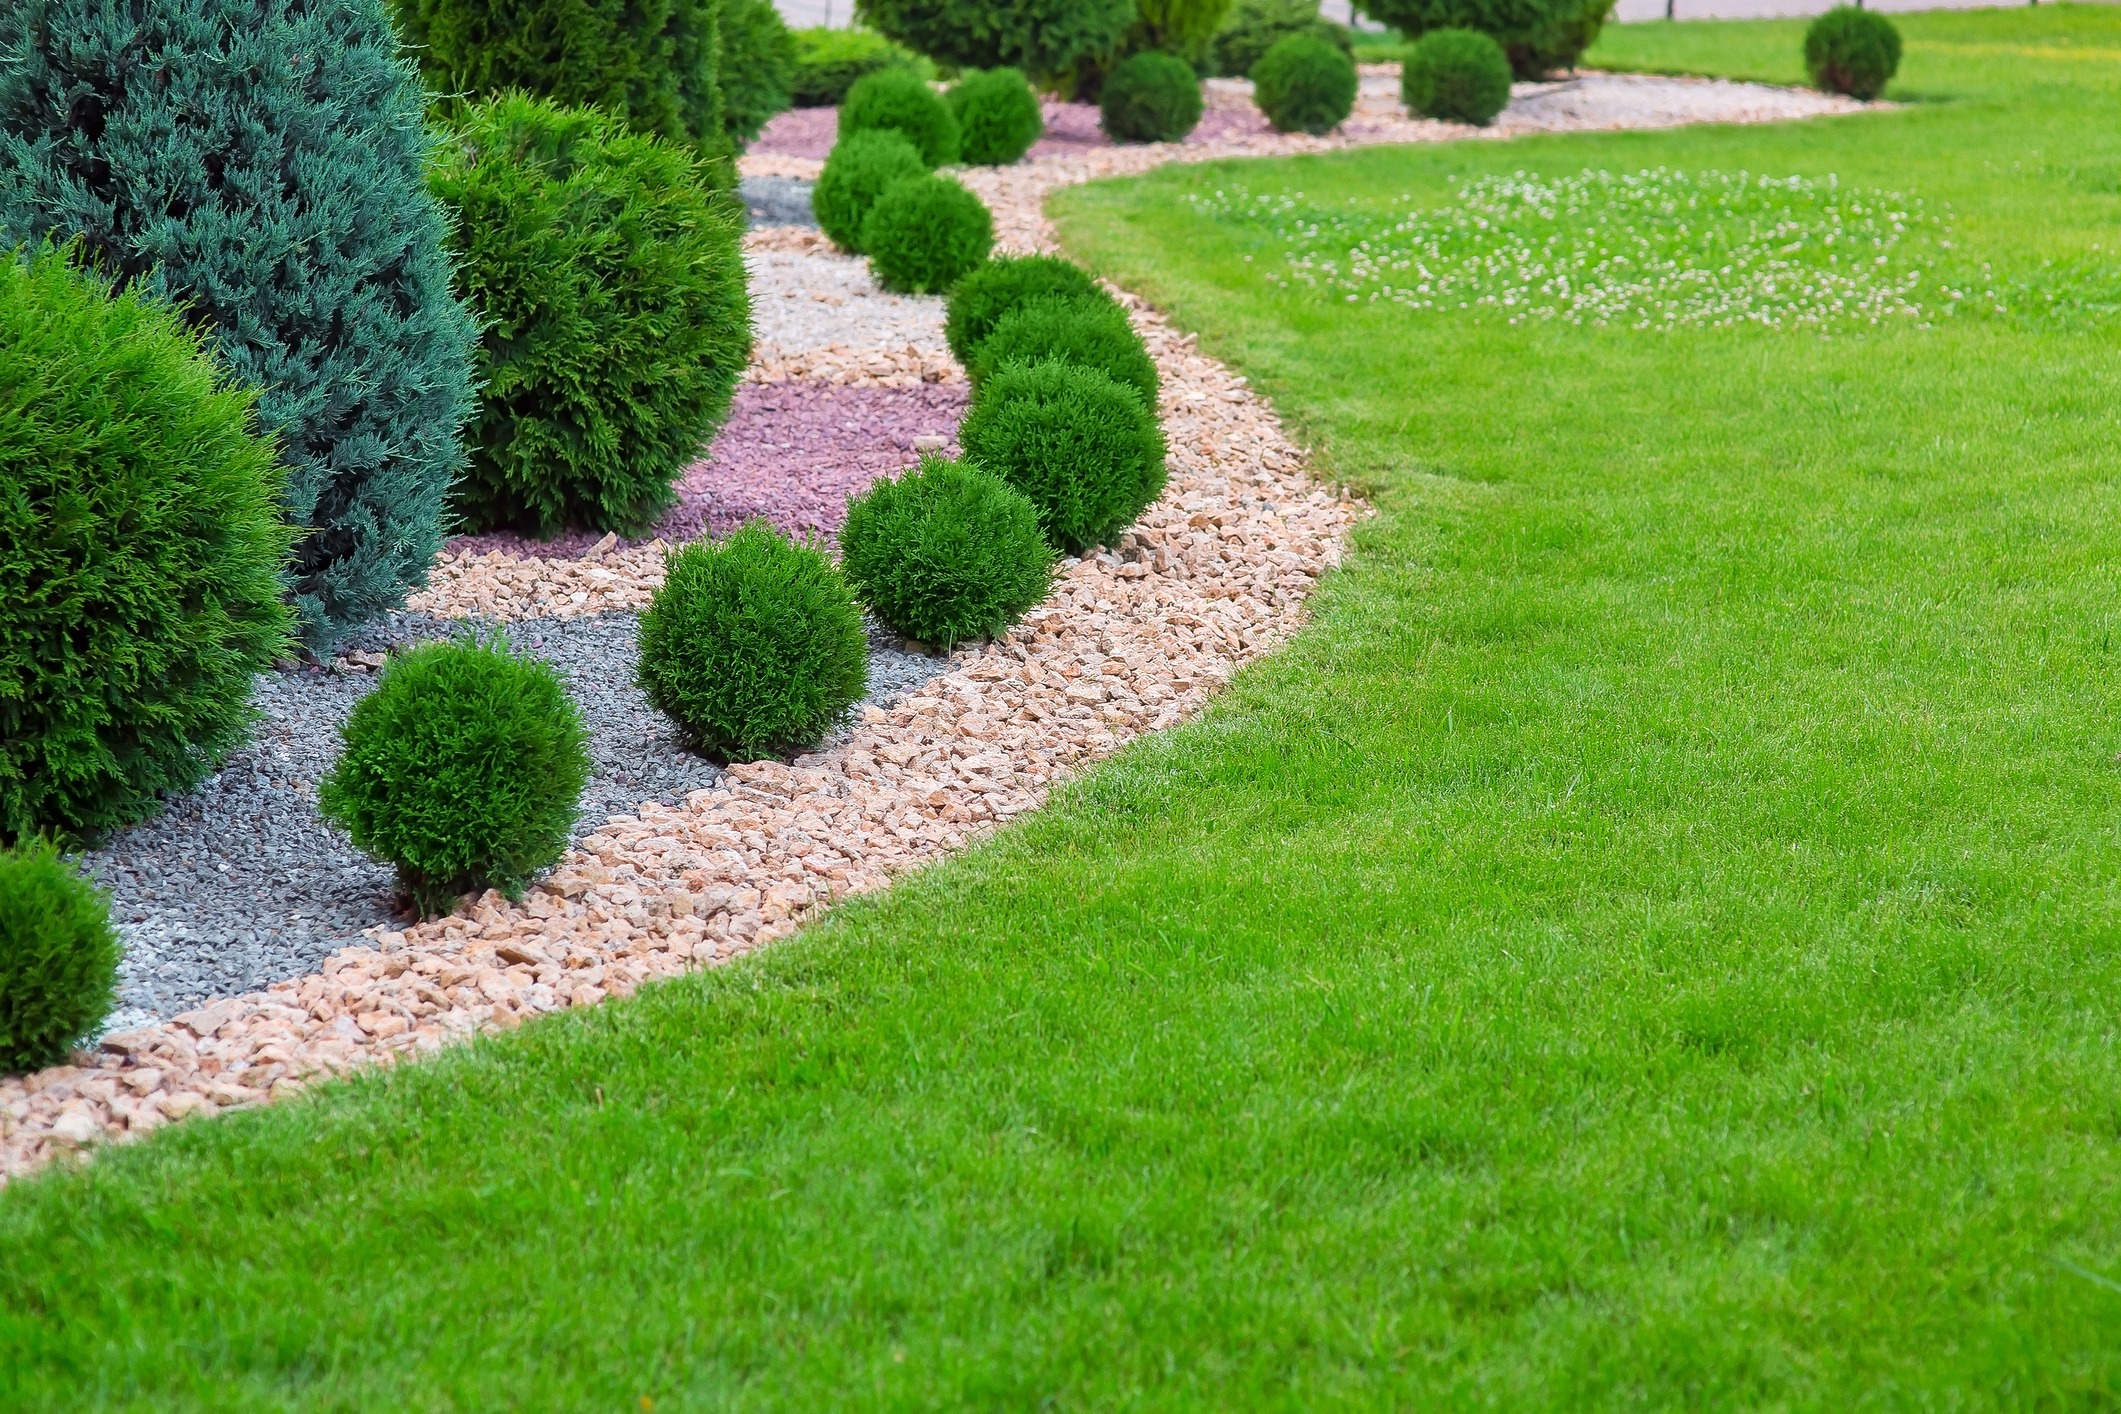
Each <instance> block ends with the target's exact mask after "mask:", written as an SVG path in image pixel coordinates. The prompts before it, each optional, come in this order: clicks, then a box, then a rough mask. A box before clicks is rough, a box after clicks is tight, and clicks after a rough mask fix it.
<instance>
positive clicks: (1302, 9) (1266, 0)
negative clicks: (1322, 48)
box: [1208, 0, 1355, 79]
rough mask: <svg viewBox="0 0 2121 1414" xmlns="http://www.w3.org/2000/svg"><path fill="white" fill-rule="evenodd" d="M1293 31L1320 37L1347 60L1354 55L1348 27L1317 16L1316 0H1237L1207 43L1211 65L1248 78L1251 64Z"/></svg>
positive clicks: (1226, 73) (1224, 73)
mask: <svg viewBox="0 0 2121 1414" xmlns="http://www.w3.org/2000/svg"><path fill="white" fill-rule="evenodd" d="M1292 34H1308V35H1310V36H1311V37H1312V38H1313V39H1322V40H1324V41H1325V42H1326V43H1328V44H1330V45H1332V46H1333V47H1334V48H1336V49H1338V50H1339V51H1340V52H1341V53H1343V54H1345V55H1347V56H1348V57H1349V59H1350V60H1353V59H1354V57H1355V41H1354V37H1353V36H1352V35H1350V34H1349V33H1348V27H1347V26H1346V25H1340V24H1335V23H1333V21H1331V20H1328V19H1322V18H1320V16H1319V13H1318V0H1237V3H1236V4H1234V5H1232V6H1231V7H1230V13H1229V15H1228V16H1227V17H1226V18H1225V19H1224V20H1223V24H1222V28H1221V29H1218V30H1217V31H1216V32H1215V38H1214V39H1213V40H1212V41H1211V42H1210V43H1209V46H1208V57H1209V66H1210V69H1211V71H1212V72H1214V73H1216V74H1220V75H1221V76H1222V77H1224V78H1229V79H1242V78H1249V77H1251V75H1252V66H1253V65H1254V64H1257V63H1258V62H1259V61H1260V60H1261V59H1262V58H1264V57H1265V56H1266V53H1267V51H1268V50H1269V49H1272V48H1273V47H1274V46H1275V45H1276V44H1278V43H1279V42H1280V41H1282V40H1283V39H1286V38H1288V37H1289V36H1290V35H1292Z"/></svg>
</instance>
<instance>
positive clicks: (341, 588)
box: [0, 0, 478, 655]
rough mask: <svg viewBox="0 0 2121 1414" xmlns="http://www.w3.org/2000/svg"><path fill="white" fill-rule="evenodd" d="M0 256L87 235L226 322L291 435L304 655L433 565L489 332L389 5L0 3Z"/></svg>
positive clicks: (161, 288) (116, 266)
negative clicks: (458, 247)
mask: <svg viewBox="0 0 2121 1414" xmlns="http://www.w3.org/2000/svg"><path fill="white" fill-rule="evenodd" d="M0 55H4V56H6V57H5V58H0V252H5V251H7V250H9V249H11V248H13V247H14V246H16V245H18V244H22V243H26V242H33V241H36V240H39V239H41V238H43V237H45V236H47V235H49V236H51V237H53V238H54V239H56V240H60V241H65V240H67V239H70V238H72V237H75V236H79V237H81V238H82V239H83V240H84V241H86V242H87V245H88V249H89V250H90V251H91V252H92V254H93V257H94V261H95V265H96V268H97V270H98V272H99V273H100V274H102V275H103V277H104V278H106V279H108V280H111V281H113V282H115V283H120V284H122V283H124V282H126V281H129V280H139V281H142V282H143V283H144V284H145V285H146V287H147V289H148V291H149V292H150V293H151V294H152V295H154V296H155V297H157V298H167V299H168V300H169V301H170V302H171V303H173V304H175V305H177V306H178V307H179V308H180V309H182V310H183V311H184V314H185V318H186V319H187V320H189V321H190V322H192V323H193V324H195V325H198V326H199V327H201V328H210V329H211V330H212V345H213V351H214V356H215V358H216V359H217V360H219V362H220V364H221V366H222V367H224V368H226V369H227V370H228V372H229V374H230V375H231V376H232V377H234V378H235V379H236V380H237V381H238V382H240V383H242V384H244V385H246V386H248V387H252V388H256V389H258V390H259V391H258V423H259V425H260V427H262V428H263V429H264V430H265V431H267V432H270V433H273V434H275V435H276V436H277V438H278V449H279V455H280V458H281V461H282V463H283V464H284V465H285V467H286V468H287V474H286V476H285V477H284V478H283V480H282V482H281V490H280V501H281V505H282V507H283V508H284V509H285V512H286V515H287V518H288V519H289V520H290V521H292V522H293V523H294V524H295V526H296V528H297V529H298V530H299V531H301V532H303V533H301V534H299V535H298V536H297V537H296V539H295V544H294V554H293V556H292V561H291V563H290V564H289V566H288V586H287V588H288V590H289V592H290V593H291V594H292V595H293V597H294V604H295V612H296V615H297V616H298V618H299V619H300V620H301V631H302V634H303V636H304V637H305V638H306V639H307V640H308V643H309V646H310V648H311V649H312V650H313V651H315V652H317V653H318V654H321V655H328V654H329V653H330V651H331V649H332V646H333V645H334V644H336V643H337V642H338V640H339V639H340V638H341V637H342V636H343V635H344V634H345V633H346V631H347V630H348V629H349V628H351V627H352V626H353V625H355V624H358V623H361V622H363V621H364V620H367V619H370V618H373V617H374V616H375V615H377V614H380V613H383V612H385V611H387V610H390V609H394V608H396V607H398V606H399V605H400V604H403V603H404V602H405V595H406V592H407V591H408V590H410V589H413V588H415V587H417V586H419V585H421V584H423V583H425V582H426V578H427V569H428V566H429V565H430V564H431V563H432V562H433V560H434V556H435V552H436V551H437V550H438V549H440V548H441V543H442V519H443V514H444V510H445V508H446V506H447V503H448V499H449V490H450V486H451V484H452V483H453V482H454V481H455V480H456V477H457V473H458V470H459V469H460V468H461V467H462V466H463V462H464V443H463V429H464V424H465V421H466V419H467V418H468V417H470V415H471V411H472V406H473V401H472V395H473V390H472V350H473V347H474V346H475V345H476V343H477V342H478V328H477V325H476V324H475V323H474V321H473V320H472V318H471V317H470V315H469V314H468V313H467V312H466V311H465V309H464V307H463V305H462V304H460V303H459V302H458V300H457V299H456V297H455V296H454V295H452V294H451V292H450V262H449V254H448V250H447V244H446V242H447V236H448V223H447V221H446V220H445V218H444V216H443V214H442V212H441V211H440V209H439V208H438V207H437V206H436V204H435V201H434V199H433V197H431V196H430V195H429V194H428V192H427V189H426V186H425V181H426V177H425V171H426V165H427V162H428V160H429V157H430V154H431V148H432V145H433V144H432V141H431V139H430V137H429V134H428V129H427V124H426V106H427V95H426V92H425V91H424V90H423V89H422V88H421V86H420V75H419V72H418V70H417V69H415V68H414V67H413V65H412V62H411V61H410V60H409V59H408V58H406V57H404V52H403V51H401V50H400V49H399V47H398V41H397V38H396V36H395V35H393V34H392V32H391V26H390V22H389V19H388V18H387V16H386V15H385V13H384V8H383V0H305V3H301V4H293V3H288V0H155V2H154V3H152V4H127V5H119V6H112V5H110V4H108V3H105V0H33V3H31V2H28V0H9V3H0Z"/></svg>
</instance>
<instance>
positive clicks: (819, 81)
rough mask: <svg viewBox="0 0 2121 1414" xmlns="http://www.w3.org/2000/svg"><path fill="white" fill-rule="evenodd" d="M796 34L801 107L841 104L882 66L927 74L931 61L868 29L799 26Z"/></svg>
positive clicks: (795, 89) (797, 96)
mask: <svg viewBox="0 0 2121 1414" xmlns="http://www.w3.org/2000/svg"><path fill="white" fill-rule="evenodd" d="M793 33H794V36H795V81H794V84H793V86H792V87H793V92H794V98H795V106H796V107H798V108H837V107H838V106H839V105H840V104H841V103H842V102H843V101H845V99H846V97H847V90H848V89H850V88H852V87H854V81H855V80H856V79H858V78H861V77H862V76H863V75H864V74H873V73H875V72H876V71H877V70H879V69H890V68H910V69H913V70H914V72H915V74H916V76H918V77H920V78H924V79H925V78H927V77H928V74H927V72H925V70H926V69H928V68H932V67H933V66H932V65H929V64H928V61H927V60H925V59H921V58H919V57H918V56H916V55H915V54H913V53H912V52H911V51H909V50H905V49H901V48H899V46H897V45H896V44H893V43H892V42H891V41H890V40H888V39H886V38H884V37H883V36H882V35H880V34H872V33H870V32H869V31H868V30H865V29H822V28H819V29H799V30H795V31H793Z"/></svg>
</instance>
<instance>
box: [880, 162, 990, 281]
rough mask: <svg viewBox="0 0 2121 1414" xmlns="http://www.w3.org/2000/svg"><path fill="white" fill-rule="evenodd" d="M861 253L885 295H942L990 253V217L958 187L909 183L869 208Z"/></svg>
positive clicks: (946, 182)
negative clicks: (899, 292)
mask: <svg viewBox="0 0 2121 1414" xmlns="http://www.w3.org/2000/svg"><path fill="white" fill-rule="evenodd" d="M862 249H863V250H864V251H866V252H868V255H869V268H870V270H871V271H872V272H873V273H874V274H875V276H876V282H877V283H878V284H879V285H882V286H883V287H884V288H885V289H887V290H901V291H908V292H913V293H918V294H941V293H942V292H943V291H945V290H947V289H949V288H950V287H951V286H952V285H954V284H956V283H957V282H958V280H959V279H960V278H962V277H963V276H964V275H965V274H966V273H967V272H969V271H971V270H974V269H976V268H977V267H978V266H979V263H980V262H981V261H983V260H985V259H986V258H987V252H989V251H991V250H993V249H994V217H993V216H992V215H991V214H989V213H988V211H987V208H986V206H985V205H984V204H983V203H982V202H981V201H980V199H979V198H978V197H976V196H974V195H973V194H972V193H971V192H969V191H967V190H965V187H964V185H963V184H962V183H960V182H954V181H952V180H951V179H950V178H948V177H908V178H906V179H905V180H903V181H898V182H893V183H892V184H891V185H890V186H888V187H886V188H884V194H883V195H882V196H880V197H878V198H877V199H876V203H875V204H874V205H872V206H871V207H870V208H869V215H868V217H867V218H866V219H865V220H864V221H863V222H862Z"/></svg>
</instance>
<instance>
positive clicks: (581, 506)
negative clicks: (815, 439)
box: [433, 94, 751, 536]
mask: <svg viewBox="0 0 2121 1414" xmlns="http://www.w3.org/2000/svg"><path fill="white" fill-rule="evenodd" d="M702 166H703V164H702V163H701V162H700V161H699V159H697V158H696V157H695V156H694V155H693V154H692V152H691V151H690V150H688V149H685V148H681V147H674V146H671V145H669V144H667V143H663V142H660V141H658V140H656V139H654V138H649V137H645V136H642V135H641V134H638V133H633V132H629V131H627V130H626V129H625V128H624V127H623V126H621V125H620V124H619V122H618V121H617V120H616V119H613V118H610V117H607V116H606V115H604V114H602V113H600V112H597V111H596V110H594V109H587V108H560V107H557V106H555V105H553V104H551V103H547V102H545V101H543V100H541V99H530V98H525V97H523V96H521V95H520V94H515V95H509V96H507V97H503V98H499V99H495V100H494V101H492V102H491V103H484V104H480V105H478V106H476V107H474V108H472V109H471V110H469V111H468V112H467V113H466V114H465V117H464V121H463V124H462V125H461V127H460V128H459V129H458V130H457V134H456V136H455V138H454V140H453V141H451V142H450V143H449V144H448V146H447V147H446V148H445V149H444V152H443V156H442V159H441V160H440V161H439V162H437V164H436V166H435V171H434V176H433V183H434V190H435V192H436V194H437V195H438V196H440V197H441V198H442V199H443V200H444V201H446V202H447V203H448V204H449V205H450V206H452V207H454V208H455V209H456V210H457V212H458V220H457V228H456V233H455V235H454V237H453V240H454V244H455V246H456V251H457V278H458V281H459V283H460V284H461V286H462V289H463V293H464V297H465V299H466V301H467V302H468V303H469V304H470V305H471V307H472V308H473V309H474V310H476V311H477V312H478V315H479V317H480V320H481V322H482V323H483V324H484V325H485V326H486V332H485V334H484V336H483V337H482V338H481V340H480V343H479V373H480V377H481V380H482V381H483V383H484V388H483V390H482V391H481V393H480V395H479V419H478V423H477V426H476V428H475V436H474V439H473V446H472V456H471V465H470V466H469V467H467V468H466V469H465V472H464V475H463V477H462V479H461V480H459V482H458V483H457V489H456V496H455V506H456V511H457V514H458V517H459V518H460V520H461V521H462V523H463V524H464V526H465V527H466V528H467V529H470V530H484V529H488V528H490V527H493V526H511V527H516V528H519V529H522V530H524V531H527V532H529V533H531V534H535V535H540V536H550V535H552V534H554V533H556V532H558V531H559V530H560V529H562V528H563V527H565V526H569V525H579V526H586V527H588V528H590V529H592V530H613V531H618V532H620V533H621V534H633V533H636V532H639V531H643V530H646V529H647V528H648V527H649V526H651V525H653V524H655V522H656V521H657V520H658V519H660V518H661V516H662V515H663V513H664V512H665V511H666V510H668V509H669V508H670V505H671V502H672V501H673V500H674V499H675V498H676V492H675V490H674V486H675V483H676V481H677V478H678V477H679V476H680V475H681V474H682V473H683V472H684V470H685V468H686V467H688V466H690V465H691V464H692V462H693V460H694V459H695V458H696V457H697V456H698V455H699V452H700V449H701V448H702V447H704V446H705V445H706V444H707V441H708V440H709V438H711V437H712V436H713V435H714V430H715V429H716V428H717V427H719V426H720V425H721V423H722V419H723V418H724V417H726V416H727V415H728V412H729V402H730V396H731V394H732V392H733V391H734V389H735V387H736V380H737V377H738V375H740V374H741V373H742V372H743V371H744V364H745V362H746V360H747V359H749V358H750V355H751V306H750V297H749V295H748V294H747V293H746V286H745V274H744V258H743V250H742V245H741V242H742V231H741V228H740V221H739V218H738V215H737V213H736V210H735V208H734V207H733V206H732V204H731V203H730V202H729V201H728V200H727V199H726V198H725V197H723V196H722V195H720V194H719V193H717V192H716V191H714V190H713V189H712V188H711V186H710V185H709V184H708V182H707V180H706V179H705V177H704V176H703V175H702Z"/></svg>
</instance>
